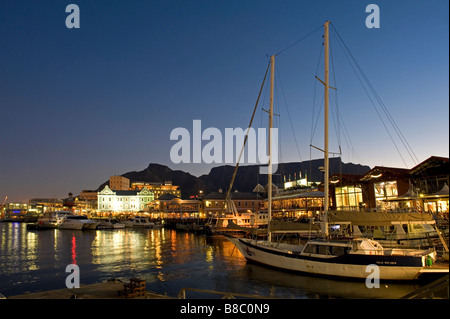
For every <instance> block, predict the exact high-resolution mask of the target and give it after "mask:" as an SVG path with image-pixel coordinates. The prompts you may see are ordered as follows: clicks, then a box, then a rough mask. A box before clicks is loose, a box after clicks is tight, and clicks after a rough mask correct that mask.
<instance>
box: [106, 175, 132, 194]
mask: <svg viewBox="0 0 450 319" xmlns="http://www.w3.org/2000/svg"><path fill="white" fill-rule="evenodd" d="M109 188H110V189H111V190H116V191H126V190H129V189H130V180H129V179H128V178H126V177H123V176H117V175H115V176H110V177H109Z"/></svg>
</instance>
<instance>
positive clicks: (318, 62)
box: [309, 45, 323, 144]
mask: <svg viewBox="0 0 450 319" xmlns="http://www.w3.org/2000/svg"><path fill="white" fill-rule="evenodd" d="M322 51H323V45H321V46H320V53H319V59H318V60H317V67H316V74H315V77H314V95H313V112H312V117H311V139H310V141H309V144H312V140H313V135H314V131H315V128H314V112H315V109H316V91H317V80H316V78H317V75H318V74H319V65H320V60H321V57H322ZM313 129H314V131H313Z"/></svg>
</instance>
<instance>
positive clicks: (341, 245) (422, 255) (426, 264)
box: [229, 21, 449, 280]
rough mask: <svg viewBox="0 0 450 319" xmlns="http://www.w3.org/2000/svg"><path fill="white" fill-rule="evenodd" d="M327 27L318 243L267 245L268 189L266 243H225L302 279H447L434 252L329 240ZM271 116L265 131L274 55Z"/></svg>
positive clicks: (241, 240)
mask: <svg viewBox="0 0 450 319" xmlns="http://www.w3.org/2000/svg"><path fill="white" fill-rule="evenodd" d="M329 23H330V22H329V21H327V22H326V23H325V24H324V31H325V32H324V33H325V34H324V51H325V79H324V81H322V80H320V82H321V83H322V84H324V87H325V96H324V121H325V125H324V127H325V132H324V150H323V153H324V212H323V215H322V220H321V237H322V238H317V239H309V240H307V241H306V243H305V244H303V245H300V244H298V245H292V244H285V243H281V242H275V241H272V229H271V228H272V227H271V209H272V189H271V187H269V189H268V217H269V225H268V237H267V240H264V241H258V240H256V239H253V238H236V237H230V238H229V239H230V241H231V242H232V243H234V245H235V246H236V247H237V248H238V249H239V251H240V252H241V254H242V255H243V256H244V257H245V258H246V259H247V260H248V261H252V262H256V263H259V264H263V265H266V266H271V267H275V268H279V269H282V270H288V271H297V272H302V273H308V274H314V275H322V276H333V277H348V278H359V279H363V278H366V279H367V278H368V276H369V275H370V274H371V273H372V271H373V269H374V268H373V267H377V269H378V279H381V280H416V279H418V278H419V277H420V276H421V275H422V274H425V273H433V274H446V273H447V274H448V270H449V269H448V264H447V266H446V267H433V266H432V265H433V262H434V261H435V259H436V251H435V250H433V249H396V248H384V247H383V246H382V245H381V244H380V243H378V242H377V241H374V240H371V239H369V238H349V239H341V240H331V239H330V236H329V235H330V234H329V223H328V213H329V212H328V210H329V203H328V201H329V195H328V193H329V189H328V188H329V160H328V157H329V151H328V103H329V101H328V100H329V94H328V91H329V88H330V85H329V52H328V51H329ZM270 68H271V83H270V110H269V128H272V126H273V91H274V75H275V55H272V56H271V57H270ZM268 144H269V165H268V180H269V181H268V184H269V185H271V184H272V158H271V157H272V154H271V147H270V145H271V134H269V142H268Z"/></svg>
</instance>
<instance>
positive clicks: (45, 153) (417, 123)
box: [0, 0, 449, 201]
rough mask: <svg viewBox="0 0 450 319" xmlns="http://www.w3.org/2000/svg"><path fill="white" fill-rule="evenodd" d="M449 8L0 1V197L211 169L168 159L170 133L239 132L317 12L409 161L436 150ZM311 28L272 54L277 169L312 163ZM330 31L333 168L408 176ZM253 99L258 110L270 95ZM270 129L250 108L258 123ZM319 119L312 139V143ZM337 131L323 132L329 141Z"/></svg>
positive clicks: (316, 22)
mask: <svg viewBox="0 0 450 319" xmlns="http://www.w3.org/2000/svg"><path fill="white" fill-rule="evenodd" d="M70 3H75V4H77V5H78V6H79V8H80V11H81V16H80V26H81V28H80V29H68V28H66V26H65V20H66V17H67V16H68V13H66V12H65V8H66V6H67V5H68V4H70ZM370 3H375V4H377V5H379V7H380V13H381V15H380V16H381V28H379V29H368V28H367V27H366V25H365V19H366V17H367V15H368V13H366V12H365V8H366V5H368V4H370ZM448 12H449V8H448V1H446V0H432V1H424V0H422V1H361V0H348V1H331V0H330V1H325V0H320V1H274V0H273V1H261V0H258V1H256V0H255V1H250V0H244V1H242V0H240V1H222V0H210V1H199V0H192V1H186V0H184V1H167V0H164V1H135V0H132V1H111V0H108V1H98V0H89V1H82V0H73V1H23V0H14V1H13V0H10V1H5V0H0V43H1V50H0V57H1V59H0V107H1V114H0V118H1V126H0V127H1V135H0V149H1V153H0V154H1V156H0V199H1V200H3V198H4V196H6V195H8V197H9V201H15V200H24V201H26V200H28V199H29V198H31V197H52V196H58V197H63V196H65V195H66V194H67V193H68V192H73V193H74V194H78V193H79V192H80V191H81V190H82V189H94V188H96V187H97V186H98V185H99V184H101V183H102V182H104V181H105V180H107V179H108V178H109V176H110V175H115V174H123V173H125V172H128V171H131V170H142V169H144V168H145V167H147V165H148V164H149V163H161V164H166V165H168V166H169V167H171V168H172V169H183V170H185V171H189V172H191V173H192V174H194V175H200V174H203V173H207V172H208V171H209V169H210V167H211V166H208V165H202V164H184V165H176V164H173V163H172V162H171V160H170V156H169V154H170V149H171V147H172V146H173V145H174V144H175V142H174V141H170V139H169V137H170V132H171V131H172V130H173V129H174V128H176V127H184V128H187V129H188V130H190V131H192V121H193V120H194V119H200V120H202V127H203V128H207V127H216V128H218V129H220V130H221V131H223V130H224V128H227V127H228V128H236V127H243V128H245V127H246V126H247V125H248V122H249V120H250V116H251V112H252V110H253V107H254V103H255V101H256V97H257V94H258V90H259V87H260V85H261V81H262V78H263V75H264V72H265V69H266V66H267V63H268V58H267V55H271V54H274V53H276V52H278V51H280V50H282V49H284V48H286V47H287V46H289V45H290V44H292V43H293V42H295V41H296V40H298V39H299V38H301V37H302V36H304V35H306V34H308V33H310V32H312V31H314V30H316V29H317V28H318V27H320V26H321V25H322V24H323V23H324V22H325V21H326V20H327V19H329V20H331V21H332V23H333V25H334V27H335V28H336V30H337V31H338V32H339V34H340V35H341V36H342V38H343V40H344V41H345V43H346V44H347V45H348V47H349V48H350V50H351V52H352V54H353V56H354V57H355V58H356V60H357V61H358V63H359V65H360V66H361V68H362V69H363V70H364V72H365V74H366V75H367V77H368V78H369V80H370V82H371V84H372V85H373V86H374V88H375V89H376V92H377V93H378V94H379V95H380V97H381V98H382V100H383V102H384V104H385V105H386V107H387V109H388V110H389V112H390V114H391V115H392V117H393V118H394V119H395V121H396V124H397V125H398V127H399V128H400V130H401V132H402V134H403V135H404V136H405V137H406V139H407V141H408V143H409V144H410V146H411V148H412V149H413V150H414V152H415V154H416V155H417V158H418V159H419V161H423V160H425V159H427V158H428V157H429V156H432V155H437V156H446V157H448V154H449V147H448V145H449V124H448V120H449V107H448V105H449V97H448V86H449V83H448V70H449V65H448V58H449V45H448V44H449V34H448V27H449V21H448ZM322 33H323V32H322V30H320V31H319V32H316V33H314V34H312V35H311V36H310V37H308V38H307V39H305V40H304V41H301V42H300V43H299V44H297V45H295V46H293V47H292V48H290V49H289V50H287V51H285V52H283V53H282V54H280V55H279V56H278V57H277V62H276V66H277V74H278V76H279V78H278V81H280V79H281V81H280V82H278V85H277V89H276V98H275V104H276V105H275V107H276V108H277V111H278V113H279V114H280V115H281V116H280V117H279V119H278V120H277V125H278V126H279V127H280V134H281V138H282V140H281V145H280V146H281V155H282V156H281V160H282V161H285V162H291V161H299V160H309V159H310V158H320V157H322V154H320V153H319V152H318V151H311V152H310V147H309V144H310V140H311V127H312V125H313V122H314V121H313V117H312V109H313V106H314V105H313V101H314V88H315V85H316V90H317V91H316V98H315V100H316V105H315V107H316V110H315V112H316V113H315V114H316V115H317V108H318V107H319V106H318V104H320V101H321V98H322V95H321V94H323V91H322V90H323V88H322V87H321V85H317V81H315V80H314V76H315V75H316V68H317V65H318V61H319V60H318V59H319V54H320V52H321V51H320V50H321V35H322ZM331 36H332V39H331V41H332V42H331V45H332V55H333V67H334V71H335V73H333V77H332V79H336V86H337V87H338V89H339V91H338V92H339V93H338V101H339V103H338V105H339V110H340V114H341V116H342V120H343V121H344V123H345V130H346V131H347V132H348V135H349V136H350V138H351V142H352V144H351V145H352V146H353V147H354V149H355V150H356V155H355V153H353V152H351V151H349V150H348V148H347V143H346V142H345V140H344V139H343V138H341V144H342V148H343V156H342V157H343V160H344V161H345V162H356V163H360V164H365V165H369V166H371V167H372V166H374V165H384V166H394V167H405V164H406V166H407V167H409V168H411V167H413V166H414V165H415V163H414V162H412V161H411V159H410V157H409V155H408V154H407V153H406V151H405V150H404V148H403V146H402V144H401V143H400V142H398V141H397V146H398V147H399V149H400V151H401V153H402V156H403V158H404V160H402V158H401V157H400V155H399V153H398V152H397V150H396V148H395V146H394V144H393V143H392V142H391V140H390V138H389V135H388V133H387V132H386V130H385V129H384V127H383V124H382V122H381V121H380V120H379V118H378V116H377V113H376V111H375V110H374V108H373V106H372V105H371V104H370V100H369V99H368V98H367V96H366V94H365V93H364V90H363V89H362V87H361V85H360V83H359V81H358V79H357V77H356V76H355V74H354V72H353V71H352V69H351V66H350V64H349V63H348V61H347V59H346V57H345V56H344V54H343V51H342V49H341V47H340V46H339V44H338V42H337V39H336V38H333V36H335V34H334V33H333V32H332V33H331ZM322 61H323V58H322V60H321V62H322ZM319 70H322V69H319ZM318 75H319V77H321V78H323V73H322V71H319V74H318ZM261 102H262V105H264V106H265V107H267V104H268V93H267V92H266V91H264V94H263V97H262V101H261ZM286 105H287V107H286ZM287 110H288V112H287ZM289 115H290V116H289ZM266 121H267V118H266V115H265V114H264V113H263V112H261V111H260V110H259V111H258V112H257V114H256V117H255V126H256V127H265V126H266V124H265V123H266ZM321 122H322V118H320V119H319V122H318V123H319V124H318V128H317V130H316V131H315V133H314V136H313V142H314V144H315V145H318V146H321V145H322V143H323V142H322V137H321V136H322V133H321V132H322V130H323V126H321ZM291 123H292V125H293V126H294V131H295V139H296V141H297V145H298V146H299V148H298V149H297V146H296V143H295V139H294V135H293V133H292V127H291ZM330 123H331V124H332V123H333V121H332V120H330ZM341 130H343V127H341ZM335 131H336V130H335V128H334V127H331V128H330V134H332V138H331V142H332V143H335V142H336V139H335V138H334V132H335ZM391 134H392V133H391ZM330 147H331V149H332V150H333V148H334V149H335V150H337V149H338V146H337V145H336V144H332V145H331V146H330ZM299 154H300V155H299ZM405 162H406V163H405Z"/></svg>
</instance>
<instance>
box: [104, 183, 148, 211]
mask: <svg viewBox="0 0 450 319" xmlns="http://www.w3.org/2000/svg"><path fill="white" fill-rule="evenodd" d="M153 200H154V194H153V192H152V191H150V190H149V189H148V188H146V187H144V188H143V189H142V190H116V191H114V190H112V189H110V188H109V187H108V185H106V186H105V188H104V189H103V190H101V191H100V192H98V197H97V210H98V211H99V212H101V213H113V212H114V213H137V212H139V211H144V210H146V209H147V206H148V205H149V204H150V203H151V202H152V201H153Z"/></svg>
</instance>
